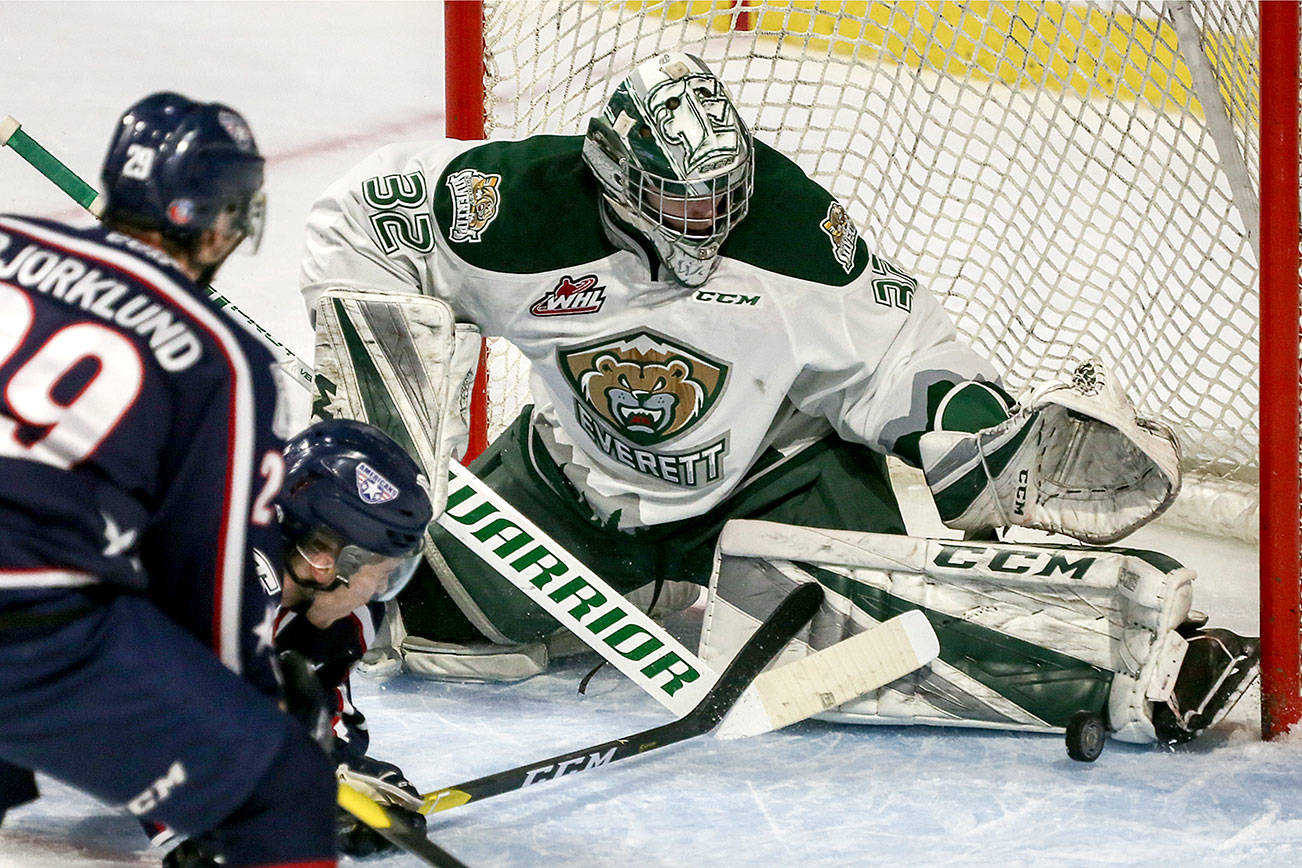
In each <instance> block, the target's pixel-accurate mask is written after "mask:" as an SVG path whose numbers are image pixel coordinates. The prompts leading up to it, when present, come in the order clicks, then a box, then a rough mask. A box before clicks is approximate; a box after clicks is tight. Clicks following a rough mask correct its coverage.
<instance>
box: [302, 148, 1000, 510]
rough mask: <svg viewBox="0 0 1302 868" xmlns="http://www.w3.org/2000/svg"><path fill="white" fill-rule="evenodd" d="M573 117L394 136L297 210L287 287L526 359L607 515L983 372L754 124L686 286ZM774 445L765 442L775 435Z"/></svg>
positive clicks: (924, 405) (572, 463) (908, 283)
mask: <svg viewBox="0 0 1302 868" xmlns="http://www.w3.org/2000/svg"><path fill="white" fill-rule="evenodd" d="M581 144H582V139H581V138H580V137H577V136H575V137H568V136H535V137H532V138H529V139H524V140H520V141H502V142H488V143H464V142H436V143H433V144H426V145H395V146H391V147H388V148H385V149H383V150H381V151H379V152H377V153H376V154H374V155H372V156H371V157H369V158H368V159H367V160H365V161H363V162H362V163H361V164H359V165H358V166H357V167H355V168H354V169H353V170H352V171H351V172H349V173H348V175H347V176H345V177H344V178H342V179H341V180H340V181H338V182H337V183H335V184H334V185H333V186H332V187H331V188H330V189H329V190H328V191H327V192H326V193H325V195H324V197H323V198H322V199H321V200H320V201H319V202H318V203H317V205H316V206H315V208H314V210H313V212H312V214H311V216H310V218H309V223H308V242H307V257H306V260H305V262H304V265H303V271H302V280H301V288H302V291H303V293H304V297H305V300H306V302H307V304H308V306H309V309H311V308H312V307H313V305H314V304H315V303H316V300H317V298H318V297H319V296H320V295H321V294H322V293H323V292H324V291H325V290H327V289H336V288H343V289H353V290H376V291H385V292H394V291H401V292H418V293H423V294H427V295H433V296H437V297H439V298H441V299H443V300H445V301H446V302H447V303H448V304H449V305H450V306H451V308H452V311H453V313H454V315H455V317H456V319H457V321H458V322H468V323H474V324H476V325H477V326H478V327H479V329H480V330H481V331H482V333H483V334H485V335H490V336H501V337H505V338H507V339H509V340H510V341H511V342H512V343H513V344H514V345H515V346H516V347H518V348H519V349H520V350H521V351H522V352H523V354H524V355H525V356H526V357H527V358H528V360H529V361H530V362H531V363H532V384H531V389H532V397H533V400H534V402H535V410H534V417H533V425H534V430H535V431H536V432H537V433H538V435H539V436H540V438H541V440H542V442H543V443H544V444H545V446H546V448H547V449H548V451H549V453H550V454H551V455H552V457H553V458H554V459H555V460H556V462H557V464H558V465H560V466H561V467H562V469H563V471H564V472H565V473H566V474H567V476H568V477H569V478H570V479H571V481H572V482H574V483H576V485H577V486H578V487H579V488H580V489H581V490H582V491H584V493H585V496H586V497H587V498H588V500H589V504H590V506H591V507H592V508H593V509H594V510H595V511H596V512H597V514H598V515H599V517H600V518H602V519H603V520H604V519H608V518H610V517H612V516H616V517H617V518H618V522H619V525H620V526H622V527H634V526H644V525H653V524H661V523H665V522H671V521H676V520H680V519H685V518H690V517H692V516H696V515H700V514H702V513H704V512H706V511H707V510H709V509H710V508H711V507H712V506H714V505H715V504H717V503H719V502H720V501H721V500H723V499H724V498H726V497H727V496H728V495H729V494H730V493H731V492H733V491H734V490H735V489H736V488H737V487H738V485H739V484H740V483H741V481H742V480H743V479H744V478H745V477H746V475H747V474H748V473H749V472H750V471H751V470H752V469H753V468H754V467H755V466H756V464H757V462H758V461H760V459H761V456H762V455H764V454H765V452H766V450H769V449H775V450H776V451H777V454H781V453H783V452H788V451H790V450H793V449H796V448H798V447H799V446H800V445H802V444H804V443H808V442H812V440H814V439H816V438H818V437H821V436H823V435H825V434H826V433H827V432H828V431H829V430H832V431H835V432H836V434H838V435H839V436H840V437H842V438H844V439H846V440H849V441H853V442H858V443H863V444H867V445H869V446H871V447H873V448H876V449H878V450H881V451H883V452H897V453H902V454H904V456H905V457H906V458H908V459H910V460H912V461H914V462H915V463H916V461H917V455H916V447H912V448H911V449H902V448H900V446H901V443H904V442H907V443H916V439H917V435H919V434H920V433H921V432H922V431H924V430H925V428H926V426H927V424H928V422H929V418H928V400H929V390H932V392H933V393H934V387H936V386H937V384H944V383H958V382H961V381H967V380H973V379H977V380H993V379H994V378H995V377H994V372H993V370H992V369H991V368H990V366H989V365H988V363H986V362H985V361H984V360H982V359H981V358H980V357H978V356H977V355H976V354H975V353H974V352H973V351H972V350H971V349H969V348H968V347H967V346H966V345H965V344H963V343H961V342H960V341H959V340H958V339H957V336H956V333H955V330H954V327H953V325H952V323H951V322H950V320H949V318H948V316H947V315H946V314H945V312H944V311H943V309H942V308H941V307H940V305H939V304H938V303H937V301H936V300H935V299H934V298H933V297H932V296H931V295H930V294H929V293H928V292H926V290H925V289H923V288H921V287H918V286H917V284H916V282H915V281H914V280H913V279H912V278H911V277H910V276H909V275H908V274H906V273H904V272H903V271H901V270H900V269H898V268H897V267H895V266H894V265H892V264H891V263H889V262H887V261H886V260H884V259H881V258H879V257H877V256H875V255H872V254H870V253H869V252H868V250H867V248H866V246H865V244H864V243H863V241H862V240H860V239H859V238H858V235H857V233H856V231H855V229H854V227H853V226H852V225H851V223H850V222H849V220H848V218H847V216H846V213H845V211H844V209H842V208H841V206H840V205H839V204H837V202H836V201H835V200H834V199H833V198H832V197H831V196H830V195H829V194H828V193H827V192H825V191H824V190H823V189H822V188H821V187H819V186H818V185H817V184H815V183H814V182H813V181H811V180H809V179H808V178H807V177H806V176H805V175H804V174H803V172H801V170H800V169H798V168H797V167H796V166H795V165H794V164H793V163H791V162H790V161H788V160H787V159H786V158H784V157H782V156H781V155H779V154H778V153H776V152H775V151H773V150H772V149H770V148H767V147H765V146H763V145H762V144H757V154H756V169H755V192H754V195H753V198H752V200H751V207H750V213H749V215H748V216H747V217H746V219H745V220H743V221H742V222H741V223H740V224H738V225H737V226H736V228H735V229H734V230H733V231H732V234H731V235H730V236H729V237H728V240H727V242H726V243H725V244H724V245H723V247H722V249H721V251H720V257H719V258H720V264H719V266H718V269H717V271H716V272H715V273H714V275H713V276H712V277H711V279H710V280H709V281H708V283H706V284H705V285H704V286H701V287H698V288H688V287H684V286H681V285H679V284H677V283H674V282H672V281H671V280H670V279H669V277H668V275H667V274H664V273H661V272H660V271H659V264H658V262H657V260H656V258H655V256H654V255H652V254H651V253H650V252H649V251H647V249H646V247H645V245H644V243H640V242H639V240H638V236H636V235H635V234H633V233H631V232H628V231H626V228H625V227H623V226H621V225H620V224H618V223H617V222H616V221H614V220H613V219H612V218H611V217H610V216H609V215H608V214H607V213H606V212H605V211H604V209H603V208H602V207H601V206H600V201H601V197H600V193H599V190H598V188H597V185H596V183H595V181H594V180H593V179H592V178H591V176H590V174H589V172H588V169H587V167H586V166H585V165H584V163H583V161H582V159H581V156H580V148H581ZM771 454H772V453H771Z"/></svg>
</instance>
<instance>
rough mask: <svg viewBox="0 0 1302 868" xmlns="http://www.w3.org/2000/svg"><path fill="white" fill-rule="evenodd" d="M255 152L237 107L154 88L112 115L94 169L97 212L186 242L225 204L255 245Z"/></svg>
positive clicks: (260, 213) (258, 178) (259, 209)
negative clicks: (101, 203) (113, 123)
mask: <svg viewBox="0 0 1302 868" xmlns="http://www.w3.org/2000/svg"><path fill="white" fill-rule="evenodd" d="M263 162H264V161H263V158H262V156H261V155H260V154H259V153H258V146H257V143H256V142H254V140H253V133H252V132H251V131H250V130H249V125H248V124H247V123H245V121H244V118H243V117H241V116H240V114H239V112H237V111H235V110H234V109H232V108H229V107H227V106H224V105H222V104H220V103H215V102H213V103H201V102H195V101H194V100H191V99H187V98H186V97H184V96H181V95H180V94H178V93H169V92H164V93H155V94H152V95H150V96H147V97H145V98H144V99H142V100H140V101H139V102H138V103H136V104H135V105H133V106H131V107H130V108H128V109H127V110H126V111H125V112H124V113H123V114H122V117H121V118H120V119H119V120H118V124H117V127H116V129H115V130H114V132H113V137H112V139H111V141H110V142H109V148H108V154H107V155H106V156H105V158H104V169H103V171H102V172H101V173H100V181H101V182H102V185H103V188H104V193H105V199H106V204H105V208H104V215H103V216H104V219H105V220H106V221H112V222H117V223H122V224H125V225H128V226H133V227H139V228H141V229H151V230H157V231H158V232H160V233H162V235H163V236H164V237H165V238H169V239H172V240H175V241H177V242H180V243H188V242H189V241H191V240H192V239H194V238H196V237H198V236H199V235H200V234H201V233H202V232H204V231H205V230H207V229H209V228H211V227H212V226H213V223H214V222H215V221H216V220H217V216H218V215H219V214H221V213H222V212H223V211H225V210H228V209H229V210H230V211H231V216H232V218H233V219H232V221H231V222H232V228H234V229H236V230H238V231H240V232H243V233H244V235H245V236H246V237H247V238H248V239H249V240H250V244H251V246H252V247H253V249H256V248H257V246H258V242H259V241H260V240H261V236H262V224H263V218H264V215H265V209H266V203H265V199H264V197H263V195H262V193H261V188H262V166H263Z"/></svg>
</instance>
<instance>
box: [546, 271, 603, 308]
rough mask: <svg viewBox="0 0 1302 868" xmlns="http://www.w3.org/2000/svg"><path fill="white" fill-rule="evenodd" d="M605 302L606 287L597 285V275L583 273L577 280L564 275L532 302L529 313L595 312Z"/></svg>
mask: <svg viewBox="0 0 1302 868" xmlns="http://www.w3.org/2000/svg"><path fill="white" fill-rule="evenodd" d="M605 302H606V287H604V286H598V285H597V275H595V274H585V275H583V276H582V277H580V278H579V279H578V280H574V279H573V278H571V277H570V276H569V275H566V276H564V277H562V278H561V282H560V283H558V284H556V285H555V286H554V287H552V288H551V289H550V290H548V291H547V294H546V295H544V296H543V297H542V298H540V299H538V300H537V301H535V302H534V303H533V306H532V307H530V308H529V313H531V314H533V315H534V316H568V315H571V314H581V313H596V312H597V311H599V310H601V306H602V305H603V304H604V303H605Z"/></svg>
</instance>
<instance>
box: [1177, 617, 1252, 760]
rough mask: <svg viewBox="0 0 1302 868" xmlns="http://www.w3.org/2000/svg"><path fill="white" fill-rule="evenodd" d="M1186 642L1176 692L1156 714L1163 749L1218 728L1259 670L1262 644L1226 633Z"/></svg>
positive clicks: (1218, 631) (1195, 636)
mask: <svg viewBox="0 0 1302 868" xmlns="http://www.w3.org/2000/svg"><path fill="white" fill-rule="evenodd" d="M1187 638H1188V640H1189V650H1188V651H1187V652H1186V653H1185V657H1184V662H1183V663H1182V664H1181V666H1180V674H1179V676H1178V677H1177V678H1176V682H1175V689H1174V690H1173V692H1172V694H1171V697H1170V698H1169V699H1168V700H1167V701H1166V703H1165V704H1159V705H1157V706H1156V707H1155V708H1154V709H1153V729H1154V730H1155V731H1156V733H1157V738H1158V741H1161V742H1163V743H1164V744H1181V743H1183V742H1186V741H1189V740H1191V739H1193V738H1195V737H1196V736H1198V735H1199V734H1200V733H1202V732H1203V731H1204V730H1206V729H1207V728H1208V727H1210V726H1213V725H1215V724H1216V723H1219V722H1220V721H1221V720H1222V719H1224V717H1225V715H1226V714H1228V713H1229V711H1230V709H1231V708H1233V707H1234V704H1235V703H1236V702H1238V701H1239V697H1240V696H1242V695H1243V693H1244V691H1246V690H1247V689H1248V687H1249V686H1250V685H1251V684H1252V682H1253V680H1254V679H1255V678H1256V676H1257V673H1258V671H1259V670H1258V664H1259V662H1260V661H1261V640H1259V639H1254V638H1252V637H1245V636H1239V635H1238V634H1235V633H1231V632H1230V631H1229V630H1222V629H1210V630H1198V631H1197V632H1195V633H1193V634H1192V635H1189V636H1188V637H1187Z"/></svg>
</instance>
